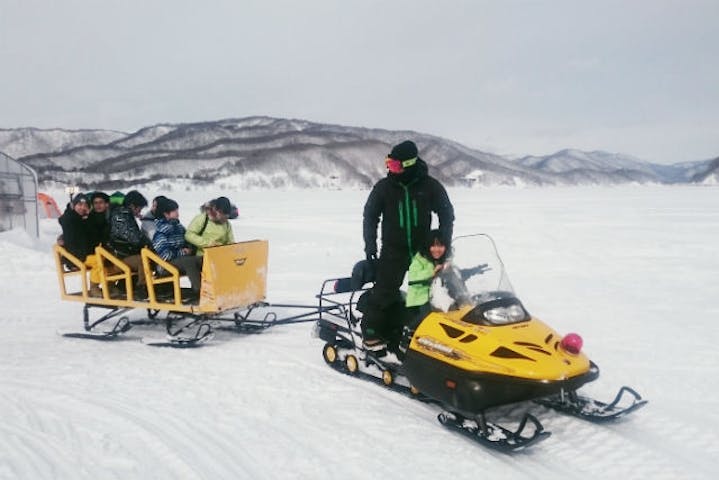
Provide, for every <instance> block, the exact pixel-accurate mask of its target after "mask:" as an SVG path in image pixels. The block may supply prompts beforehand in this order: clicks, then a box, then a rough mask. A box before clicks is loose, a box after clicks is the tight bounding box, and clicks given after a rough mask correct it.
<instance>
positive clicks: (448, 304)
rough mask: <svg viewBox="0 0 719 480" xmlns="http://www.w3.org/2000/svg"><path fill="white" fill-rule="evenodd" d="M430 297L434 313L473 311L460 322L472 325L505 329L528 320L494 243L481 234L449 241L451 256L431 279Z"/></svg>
mask: <svg viewBox="0 0 719 480" xmlns="http://www.w3.org/2000/svg"><path fill="white" fill-rule="evenodd" d="M430 296H431V303H432V306H433V307H434V308H435V309H437V310H442V311H445V312H447V311H449V310H455V309H458V308H460V307H464V306H467V305H469V306H472V307H474V308H473V309H472V310H471V311H470V312H469V313H468V314H467V315H466V317H465V318H464V319H463V320H465V321H467V322H471V323H475V324H482V325H506V324H511V323H517V322H521V321H526V320H527V319H529V315H528V314H527V312H526V310H525V309H524V307H523V306H522V304H521V302H520V301H519V300H518V299H517V298H516V295H515V294H514V289H513V288H512V284H511V283H510V282H509V278H508V277H507V274H506V272H505V270H504V264H503V263H502V260H501V259H500V258H499V254H498V253H497V249H496V247H495V245H494V241H492V239H491V238H490V237H489V236H488V235H484V234H477V235H468V236H462V237H457V238H455V239H454V240H453V241H452V253H451V256H450V258H449V261H448V262H447V264H446V265H445V268H444V269H443V270H442V271H441V272H440V273H439V274H438V275H437V277H435V280H434V281H433V283H432V288H431V294H430Z"/></svg>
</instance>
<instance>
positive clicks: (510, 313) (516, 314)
mask: <svg viewBox="0 0 719 480" xmlns="http://www.w3.org/2000/svg"><path fill="white" fill-rule="evenodd" d="M524 317H525V314H524V309H523V308H522V307H521V306H520V305H517V304H514V305H509V306H508V307H496V308H492V309H490V310H486V311H485V312H484V318H486V319H487V320H489V321H490V322H492V323H493V324H495V325H504V324H507V323H516V322H521V321H522V320H524Z"/></svg>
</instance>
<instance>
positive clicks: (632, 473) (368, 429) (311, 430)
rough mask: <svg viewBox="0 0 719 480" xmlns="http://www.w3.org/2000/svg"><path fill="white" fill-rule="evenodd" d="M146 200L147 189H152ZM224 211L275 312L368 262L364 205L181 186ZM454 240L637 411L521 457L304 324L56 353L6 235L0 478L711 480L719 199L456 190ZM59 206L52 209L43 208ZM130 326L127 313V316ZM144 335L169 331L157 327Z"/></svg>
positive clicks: (190, 202) (38, 256)
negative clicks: (340, 352) (485, 262)
mask: <svg viewBox="0 0 719 480" xmlns="http://www.w3.org/2000/svg"><path fill="white" fill-rule="evenodd" d="M146 193H147V195H148V197H151V196H152V195H154V194H156V193H157V192H146ZM219 194H227V195H228V196H230V197H231V199H232V200H233V201H234V202H236V203H237V205H238V206H239V209H240V217H239V218H238V219H237V220H235V221H233V224H234V230H235V236H236V237H237V238H238V239H252V238H264V239H268V240H269V241H270V265H269V279H268V296H269V298H268V300H269V301H270V302H275V303H288V302H299V303H305V304H311V303H313V302H314V295H315V294H316V293H317V290H318V289H319V287H320V283H321V281H322V280H323V279H325V278H329V277H335V276H342V275H347V274H349V271H350V269H351V267H352V265H353V263H354V261H355V260H357V259H359V258H360V256H361V254H362V240H361V220H362V219H361V214H362V206H363V203H364V200H365V198H366V195H367V192H364V191H331V192H328V191H251V192H231V191H224V192H213V191H185V190H183V191H178V192H173V193H171V194H170V196H172V197H174V198H176V199H177V200H178V201H179V203H180V205H181V207H182V208H181V218H182V220H183V221H184V223H187V222H188V221H189V219H190V218H191V217H192V215H193V214H194V213H195V212H196V210H197V207H198V206H199V204H200V203H201V202H203V201H204V200H206V199H209V198H211V197H213V196H217V195H219ZM450 195H451V197H452V200H453V202H454V204H455V208H456V212H457V222H456V234H458V235H459V234H466V233H476V232H484V233H488V234H490V235H491V236H492V237H493V238H494V240H495V241H496V243H497V246H498V248H499V253H500V255H502V258H503V260H504V263H505V265H506V267H507V269H508V272H509V275H510V279H511V280H512V283H513V285H514V287H515V289H516V290H517V292H518V293H519V296H520V298H522V300H523V302H524V304H525V305H526V306H527V308H528V309H529V311H530V312H531V313H533V314H534V315H535V316H537V317H539V318H541V319H543V320H545V321H547V322H548V323H549V324H550V325H552V326H553V327H554V328H556V329H557V330H558V331H560V332H565V333H566V332H569V331H576V332H579V333H580V334H582V336H583V337H584V341H585V351H586V352H587V353H588V354H589V355H590V357H591V358H592V359H593V360H594V361H595V362H596V363H598V365H599V366H600V368H601V369H602V374H601V376H600V378H599V379H598V380H597V381H596V382H594V383H592V384H589V385H587V386H585V387H584V389H583V391H585V392H586V393H588V394H590V395H591V396H594V397H597V398H600V399H609V398H610V397H611V396H613V395H614V393H615V392H616V390H617V388H618V387H619V386H621V385H624V384H626V385H630V386H632V387H634V388H635V389H637V390H638V391H639V392H640V393H641V394H642V395H643V396H644V397H645V398H647V399H649V401H650V403H649V405H648V406H647V407H645V408H644V409H643V410H640V411H638V412H636V413H635V414H633V415H630V416H629V417H627V418H625V419H623V420H621V421H619V422H617V423H614V424H610V425H594V424H589V423H586V422H582V421H581V420H578V419H573V418H569V417H567V416H562V415H560V414H558V413H554V412H552V411H549V410H547V409H545V408H543V407H539V406H537V405H533V404H529V403H527V404H520V405H519V406H517V407H515V408H509V409H504V411H502V413H504V414H506V416H507V417H508V418H509V421H510V422H511V420H512V419H513V418H516V417H517V415H518V412H522V411H524V410H529V411H531V412H532V413H533V414H534V415H536V416H538V417H539V418H541V420H542V422H543V424H544V426H545V428H546V429H547V430H549V431H551V432H552V436H551V437H550V438H549V439H548V440H546V441H544V442H542V443H540V444H538V445H535V446H533V447H532V448H531V449H529V450H527V451H524V452H520V453H518V454H514V455H503V454H499V453H494V452H491V451H489V450H487V449H484V448H482V447H481V446H479V445H477V444H475V443H473V442H471V441H469V440H468V439H466V438H464V437H461V436H459V435H457V434H455V433H452V432H450V431H448V430H446V429H444V428H443V427H442V426H441V425H440V424H439V423H438V422H437V420H436V418H435V417H436V413H437V407H435V406H430V405H426V404H423V403H420V402H417V401H415V400H412V399H410V398H407V397H405V396H402V395H399V394H397V393H394V392H392V391H389V390H387V389H385V388H382V387H379V386H377V385H374V384H371V383H368V382H364V381H362V380H359V379H355V378H351V377H348V376H345V375H341V374H339V373H337V372H335V371H334V370H332V369H330V368H329V367H327V366H326V365H325V363H324V361H323V359H322V356H321V347H322V342H321V341H320V340H319V339H316V338H313V337H312V335H311V331H312V327H311V325H310V324H301V325H292V326H283V327H276V328H274V329H270V330H268V331H265V332H264V333H262V334H259V335H246V336H242V335H238V334H229V333H226V332H223V333H221V334H218V336H217V337H216V338H215V340H213V341H212V342H211V343H209V344H207V345H206V346H204V347H202V348H199V349H191V350H180V349H162V348H159V349H158V348H152V347H149V346H146V345H143V344H142V343H141V342H140V341H139V336H138V334H136V333H135V329H133V330H132V331H130V332H128V337H129V339H127V340H123V341H116V342H95V341H91V340H77V339H68V338H63V337H61V336H59V335H58V334H57V331H58V329H74V328H77V329H79V328H80V327H81V318H82V316H81V312H82V306H81V305H80V304H78V303H71V302H62V301H60V299H59V294H58V286H57V280H56V274H55V270H54V264H53V263H52V259H51V255H50V253H49V252H50V245H51V243H52V240H53V239H54V237H55V235H56V234H57V233H58V232H59V227H58V225H57V223H56V222H55V221H52V220H44V221H43V222H42V224H41V230H42V236H41V238H40V240H39V241H36V240H34V239H30V238H28V237H27V236H25V235H24V234H23V233H21V232H18V231H12V232H4V233H0V258H2V260H3V267H2V268H1V269H0V303H1V304H2V310H1V312H0V328H1V330H0V332H1V335H0V479H45V478H63V479H65V478H67V479H78V478H82V479H85V478H87V479H90V478H92V479H95V478H102V479H113V478H117V479H128V478H153V479H156V478H173V479H178V478H182V479H199V478H205V479H217V478H228V479H230V478H233V479H236V478H247V479H269V478H272V479H274V478H276V479H286V478H303V479H304V478H311V479H316V478H345V479H349V478H353V479H354V478H358V479H359V478H362V479H364V478H412V479H438V478H454V479H465V478H466V479H470V478H480V477H481V478H491V479H500V478H512V479H522V478H536V479H545V478H554V479H556V478H567V479H577V478H580V479H588V478H630V479H631V478H636V479H647V478H652V479H676V478H682V479H687V478H695V479H700V478H702V479H703V478H706V479H708V478H715V475H716V471H715V470H716V458H717V457H718V456H719V409H718V408H717V406H718V405H719V401H718V400H717V397H718V395H719V387H718V386H717V385H718V384H717V378H719V353H718V352H719V347H718V346H717V343H718V342H719V273H718V272H719V248H718V247H717V244H718V243H717V237H718V236H719V209H718V208H717V207H718V206H719V189H717V188H713V187H705V188H702V187H658V186H645V187H635V186H624V187H614V188H610V187H601V188H599V187H597V188H586V187H585V188H552V189H509V188H506V189H505V188H493V189H481V190H451V191H450ZM56 198H57V199H58V201H61V200H63V199H64V194H57V196H56ZM142 313H143V312H135V313H134V314H133V315H135V316H137V317H138V318H139V317H140V316H141V314H142ZM138 330H139V331H140V333H139V335H153V334H157V335H158V336H161V335H162V329H161V327H160V326H156V327H144V329H142V328H138Z"/></svg>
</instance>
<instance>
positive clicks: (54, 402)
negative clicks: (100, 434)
mask: <svg viewBox="0 0 719 480" xmlns="http://www.w3.org/2000/svg"><path fill="white" fill-rule="evenodd" d="M6 387H7V384H6V385H5V386H4V390H5V391H8V390H10V389H9V388H6ZM11 388H12V389H13V390H14V392H13V397H14V398H23V397H24V399H23V405H26V407H25V412H24V415H25V416H26V420H27V423H29V424H30V426H29V427H27V428H25V429H24V431H25V434H26V436H25V437H24V441H26V442H31V443H32V442H34V441H35V440H34V438H33V437H36V436H41V437H49V438H46V440H43V441H53V440H54V441H55V443H56V445H55V449H57V450H60V453H59V454H58V455H53V456H51V457H50V458H49V462H48V463H49V464H50V465H51V466H52V467H53V468H55V467H57V466H58V465H60V466H62V467H63V469H64V470H66V471H70V472H74V473H73V474H72V475H68V477H69V478H72V477H74V476H76V475H77V470H76V469H77V467H78V465H77V464H73V463H70V464H69V465H66V464H67V463H68V460H67V458H65V457H64V454H63V451H65V453H67V452H78V451H80V452H81V455H80V456H81V457H82V458H84V459H86V458H91V457H92V455H91V454H92V452H94V450H95V448H96V447H97V445H93V444H92V441H91V440H92V439H91V438H90V439H87V438H86V437H88V436H90V435H88V434H86V433H84V432H80V431H79V430H78V429H77V428H75V426H74V425H72V424H70V425H67V424H65V425H60V426H58V425H55V426H54V427H51V428H54V429H55V430H59V431H64V435H58V434H59V433H61V432H58V431H56V432H49V431H48V430H49V428H48V427H44V428H40V429H38V428H37V427H38V425H40V424H42V423H44V422H47V420H40V419H39V417H38V414H37V413H36V412H37V411H40V412H42V411H47V410H52V411H53V412H54V413H55V416H56V417H57V418H56V419H55V421H56V422H63V420H62V419H63V418H64V419H71V420H72V419H77V418H78V417H80V418H86V417H89V418H92V421H93V422H94V425H93V428H95V429H99V430H101V431H104V432H107V433H106V435H112V436H115V435H117V436H118V437H119V438H120V440H123V439H124V440H127V443H126V444H124V445H122V447H124V448H126V449H128V451H127V452H125V454H126V455H129V456H130V458H129V459H128V460H127V462H126V463H128V465H132V464H140V465H148V464H150V465H151V464H153V463H158V462H159V463H160V464H161V465H163V468H165V469H167V470H169V471H168V472H167V473H168V475H167V478H197V479H202V478H269V477H267V476H266V475H265V474H264V473H263V472H262V471H261V470H257V469H254V468H251V466H252V465H254V464H255V463H256V462H255V460H254V459H252V458H250V457H247V456H246V455H243V452H242V451H241V450H240V451H238V449H237V448H236V445H235V444H234V443H233V442H232V441H231V440H229V439H228V440H225V441H222V440H217V439H216V430H211V429H210V427H209V426H208V427H205V426H202V425H201V424H198V423H188V422H184V421H182V420H181V418H180V417H179V416H175V415H170V416H167V415H164V416H163V415H157V413H158V412H156V411H150V412H148V414H146V415H141V414H139V413H138V409H137V405H138V402H137V399H130V398H117V397H113V400H112V401H110V400H107V398H108V397H105V398H103V399H92V401H87V400H85V399H81V398H78V397H77V396H74V395H72V394H69V393H68V392H61V391H58V390H51V389H48V388H47V387H45V386H43V387H39V386H37V385H34V384H30V383H25V382H17V381H15V382H12V387H11ZM28 393H30V395H28ZM71 420H70V421H71ZM67 421H68V420H65V422H66V423H67ZM83 423H84V422H83ZM38 430H39V431H38ZM118 430H119V431H120V432H119V433H118ZM53 433H55V435H53ZM54 437H59V438H54ZM138 440H139V441H138ZM68 444H69V447H63V446H64V445H68ZM88 444H90V445H88ZM78 446H79V448H78ZM39 451H40V455H38V454H37V453H36V452H35V455H34V456H33V460H35V461H41V462H42V461H46V460H48V458H47V457H46V456H45V454H46V453H47V449H45V448H43V449H40V450H39ZM88 453H90V456H88V455H87V454H88ZM208 454H209V455H208ZM204 457H207V458H204ZM243 460H244V461H243ZM32 463H33V462H32V461H30V462H29V463H28V464H32ZM120 463H122V462H120ZM85 468H87V467H85ZM93 471H95V473H92V475H93V476H94V475H95V474H98V475H100V476H101V477H102V478H107V475H108V473H110V471H111V470H110V471H108V470H106V469H105V468H104V467H103V466H102V465H100V466H97V467H92V468H90V472H93ZM156 472H157V469H156V468H150V469H149V470H148V471H147V472H146V474H147V475H150V476H154V475H156ZM34 473H35V474H33V475H32V478H51V477H54V474H50V475H43V474H42V472H34ZM46 473H47V472H46ZM136 473H139V472H136ZM123 477H124V478H126V476H125V475H118V477H117V478H123Z"/></svg>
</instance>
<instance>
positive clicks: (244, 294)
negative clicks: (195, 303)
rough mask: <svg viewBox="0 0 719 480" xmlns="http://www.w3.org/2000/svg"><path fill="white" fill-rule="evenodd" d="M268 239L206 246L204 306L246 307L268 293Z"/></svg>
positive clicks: (218, 308) (210, 309) (202, 301)
mask: <svg viewBox="0 0 719 480" xmlns="http://www.w3.org/2000/svg"><path fill="white" fill-rule="evenodd" d="M267 254H268V242H267V240H251V241H247V242H239V243H232V244H230V245H222V246H219V247H209V248H206V249H205V252H204V260H203V263H202V289H201V291H200V309H201V310H202V311H221V310H228V309H231V308H243V307H247V306H249V305H252V304H254V303H258V302H261V301H263V300H265V298H266V296H267Z"/></svg>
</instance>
